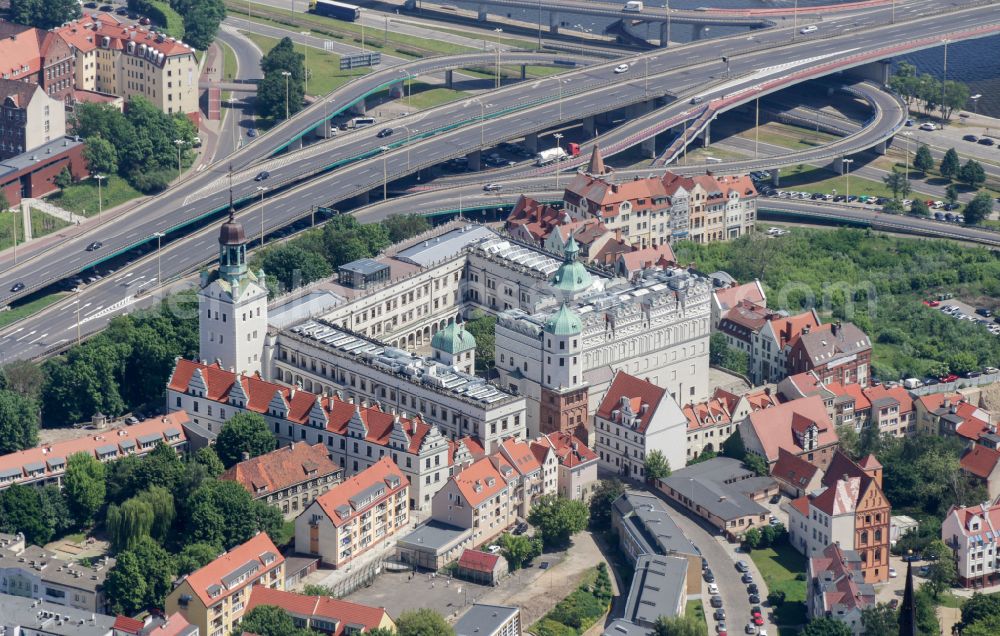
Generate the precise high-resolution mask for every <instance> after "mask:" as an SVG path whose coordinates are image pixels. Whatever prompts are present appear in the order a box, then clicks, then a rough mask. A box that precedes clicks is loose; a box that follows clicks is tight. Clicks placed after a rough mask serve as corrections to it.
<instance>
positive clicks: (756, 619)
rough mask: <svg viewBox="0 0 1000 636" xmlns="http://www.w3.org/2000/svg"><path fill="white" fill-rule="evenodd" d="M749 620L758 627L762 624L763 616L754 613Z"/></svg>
mask: <svg viewBox="0 0 1000 636" xmlns="http://www.w3.org/2000/svg"><path fill="white" fill-rule="evenodd" d="M750 621H751V622H752V623H753V624H754V625H757V626H758V627H759V626H761V625H763V624H764V617H763V616H761V615H760V614H754V615H753V618H751V619H750Z"/></svg>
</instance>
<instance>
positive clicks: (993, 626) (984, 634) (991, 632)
mask: <svg viewBox="0 0 1000 636" xmlns="http://www.w3.org/2000/svg"><path fill="white" fill-rule="evenodd" d="M960 633H961V634H962V636H996V635H997V634H1000V616H987V617H986V618H984V619H982V620H978V621H976V622H975V623H971V624H969V625H966V626H965V627H963V628H962V631H961V632H960Z"/></svg>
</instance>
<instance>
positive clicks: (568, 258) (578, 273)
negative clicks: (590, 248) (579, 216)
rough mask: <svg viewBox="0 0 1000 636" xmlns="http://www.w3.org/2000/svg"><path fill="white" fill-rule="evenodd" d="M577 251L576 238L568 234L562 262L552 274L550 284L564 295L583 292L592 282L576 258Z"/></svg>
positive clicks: (585, 269)
mask: <svg viewBox="0 0 1000 636" xmlns="http://www.w3.org/2000/svg"><path fill="white" fill-rule="evenodd" d="M579 253H580V246H579V245H577V244H576V239H575V238H573V237H572V236H570V237H569V242H568V243H566V247H565V248H564V249H563V264H562V265H560V266H559V269H557V270H556V273H555V274H553V275H552V286H553V287H554V288H555V290H556V291H557V292H560V293H562V294H563V296H564V297H572V296H573V295H574V294H578V293H580V292H584V291H586V290H588V289H590V286H591V285H592V284H593V282H594V281H593V279H592V278H591V277H590V272H588V271H587V268H586V267H584V266H583V263H581V262H579V261H577V260H576V257H577V255H578V254H579Z"/></svg>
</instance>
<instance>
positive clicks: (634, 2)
mask: <svg viewBox="0 0 1000 636" xmlns="http://www.w3.org/2000/svg"><path fill="white" fill-rule="evenodd" d="M622 11H627V12H629V13H642V3H641V2H638V0H628V2H626V3H625V6H624V7H622Z"/></svg>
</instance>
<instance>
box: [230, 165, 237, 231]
mask: <svg viewBox="0 0 1000 636" xmlns="http://www.w3.org/2000/svg"><path fill="white" fill-rule="evenodd" d="M235 220H236V208H235V207H234V206H233V164H229V222H230V223H232V222H233V221H235Z"/></svg>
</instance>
